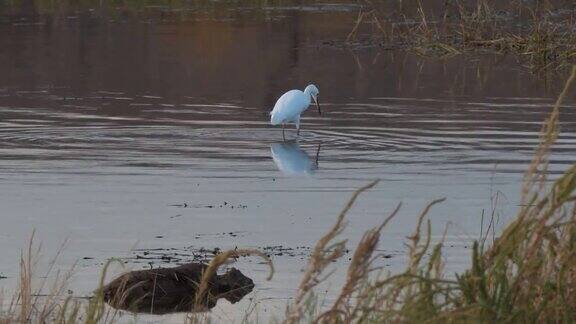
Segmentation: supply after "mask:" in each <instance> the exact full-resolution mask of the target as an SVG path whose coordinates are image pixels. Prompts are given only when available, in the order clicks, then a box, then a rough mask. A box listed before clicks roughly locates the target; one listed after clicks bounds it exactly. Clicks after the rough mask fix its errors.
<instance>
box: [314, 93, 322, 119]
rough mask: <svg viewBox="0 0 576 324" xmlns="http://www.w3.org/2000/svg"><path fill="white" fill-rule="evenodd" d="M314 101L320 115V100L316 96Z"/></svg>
mask: <svg viewBox="0 0 576 324" xmlns="http://www.w3.org/2000/svg"><path fill="white" fill-rule="evenodd" d="M314 102H315V103H316V107H318V115H322V110H320V101H319V99H318V96H316V97H314Z"/></svg>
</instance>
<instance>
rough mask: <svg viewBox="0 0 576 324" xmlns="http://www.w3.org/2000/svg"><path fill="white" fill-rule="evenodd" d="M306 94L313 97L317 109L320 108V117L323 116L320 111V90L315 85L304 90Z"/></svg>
mask: <svg viewBox="0 0 576 324" xmlns="http://www.w3.org/2000/svg"><path fill="white" fill-rule="evenodd" d="M304 93H307V94H309V95H310V96H311V97H312V100H314V103H316V107H318V115H321V114H322V111H321V110H320V101H319V100H318V95H319V94H320V90H318V88H317V87H316V86H315V85H313V84H310V85H309V86H307V87H306V89H304Z"/></svg>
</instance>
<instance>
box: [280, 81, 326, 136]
mask: <svg viewBox="0 0 576 324" xmlns="http://www.w3.org/2000/svg"><path fill="white" fill-rule="evenodd" d="M319 93H320V91H318V88H317V87H316V86H315V85H313V84H311V85H309V86H307V87H306V89H304V91H301V90H290V91H288V92H286V93H285V94H283V95H282V96H280V98H278V100H277V101H276V104H275V105H274V109H272V111H271V112H270V124H272V125H280V124H282V137H284V126H286V124H287V123H291V122H292V123H294V124H295V125H296V129H297V132H296V134H297V135H300V114H301V113H303V112H304V111H305V110H306V109H308V107H309V106H310V104H311V103H312V100H314V103H316V106H317V107H318V114H319V115H321V114H322V111H321V110H320V103H319V102H318V94H319Z"/></svg>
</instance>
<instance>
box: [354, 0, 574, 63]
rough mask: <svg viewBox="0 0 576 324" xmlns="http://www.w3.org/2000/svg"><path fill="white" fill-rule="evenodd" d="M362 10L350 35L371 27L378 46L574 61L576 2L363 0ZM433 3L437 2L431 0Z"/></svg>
mask: <svg viewBox="0 0 576 324" xmlns="http://www.w3.org/2000/svg"><path fill="white" fill-rule="evenodd" d="M360 3H362V4H363V9H362V10H361V11H360V13H359V15H358V19H357V23H356V25H355V26H354V28H353V29H352V32H351V33H350V35H348V38H347V41H348V42H349V43H351V44H354V42H357V41H359V39H358V38H357V36H359V30H360V29H361V28H362V27H366V26H369V27H370V29H371V30H372V34H373V36H374V39H373V40H376V41H377V43H378V44H379V46H381V47H384V48H390V49H397V48H403V49H408V50H411V51H414V52H416V53H418V54H420V55H424V56H450V55H457V54H460V53H463V52H469V51H490V52H498V53H509V54H513V55H515V56H516V57H517V58H518V60H519V61H520V62H521V63H522V64H524V65H526V66H528V67H530V68H531V69H535V70H541V69H546V68H550V67H561V66H564V65H567V64H570V63H571V62H572V63H573V62H575V61H576V5H575V4H574V3H570V2H566V1H551V0H544V1H490V0H446V1H431V2H426V1H419V0H409V1H399V2H397V3H396V5H394V6H383V5H382V3H380V2H377V1H371V0H360ZM431 4H435V5H431Z"/></svg>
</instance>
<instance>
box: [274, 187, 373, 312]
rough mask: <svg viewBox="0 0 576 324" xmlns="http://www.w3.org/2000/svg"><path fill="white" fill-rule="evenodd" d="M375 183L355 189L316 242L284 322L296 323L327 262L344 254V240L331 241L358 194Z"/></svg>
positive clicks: (342, 227) (342, 224)
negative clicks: (330, 225)
mask: <svg viewBox="0 0 576 324" xmlns="http://www.w3.org/2000/svg"><path fill="white" fill-rule="evenodd" d="M377 183H378V181H373V182H371V183H369V184H367V185H366V186H363V187H361V188H360V189H358V190H356V191H355V192H354V193H353V194H352V197H350V200H348V202H347V203H346V205H345V206H344V208H343V209H342V211H341V212H340V214H339V215H338V217H337V218H336V223H335V224H334V226H332V228H331V229H330V230H329V231H328V232H327V233H326V234H324V236H322V237H321V238H320V240H318V242H317V243H316V246H315V247H314V249H313V250H312V255H311V256H310V259H309V261H308V267H307V269H306V272H305V273H304V276H303V278H302V280H301V281H300V285H299V287H298V292H297V294H296V297H295V298H294V302H293V303H292V305H291V306H290V307H289V308H288V309H287V311H286V319H285V320H284V322H285V323H297V322H298V321H300V319H301V318H302V315H303V314H304V308H305V307H306V297H309V293H310V292H311V291H312V290H313V288H314V287H315V286H317V285H318V284H319V283H320V282H321V281H322V280H321V278H320V275H321V274H322V272H323V271H324V270H325V269H326V266H327V265H328V264H330V263H331V262H333V261H335V260H337V259H339V258H340V257H341V256H342V255H343V254H344V251H345V243H346V241H339V242H336V243H331V242H332V241H333V240H334V238H336V237H337V236H338V235H339V234H340V233H341V232H342V231H343V230H344V227H345V225H344V218H345V216H346V214H347V213H348V211H349V210H350V209H351V208H352V206H353V205H354V203H355V202H356V199H358V196H359V195H360V194H361V193H363V192H364V191H366V190H368V189H370V188H372V187H374V186H375V185H376V184H377Z"/></svg>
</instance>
